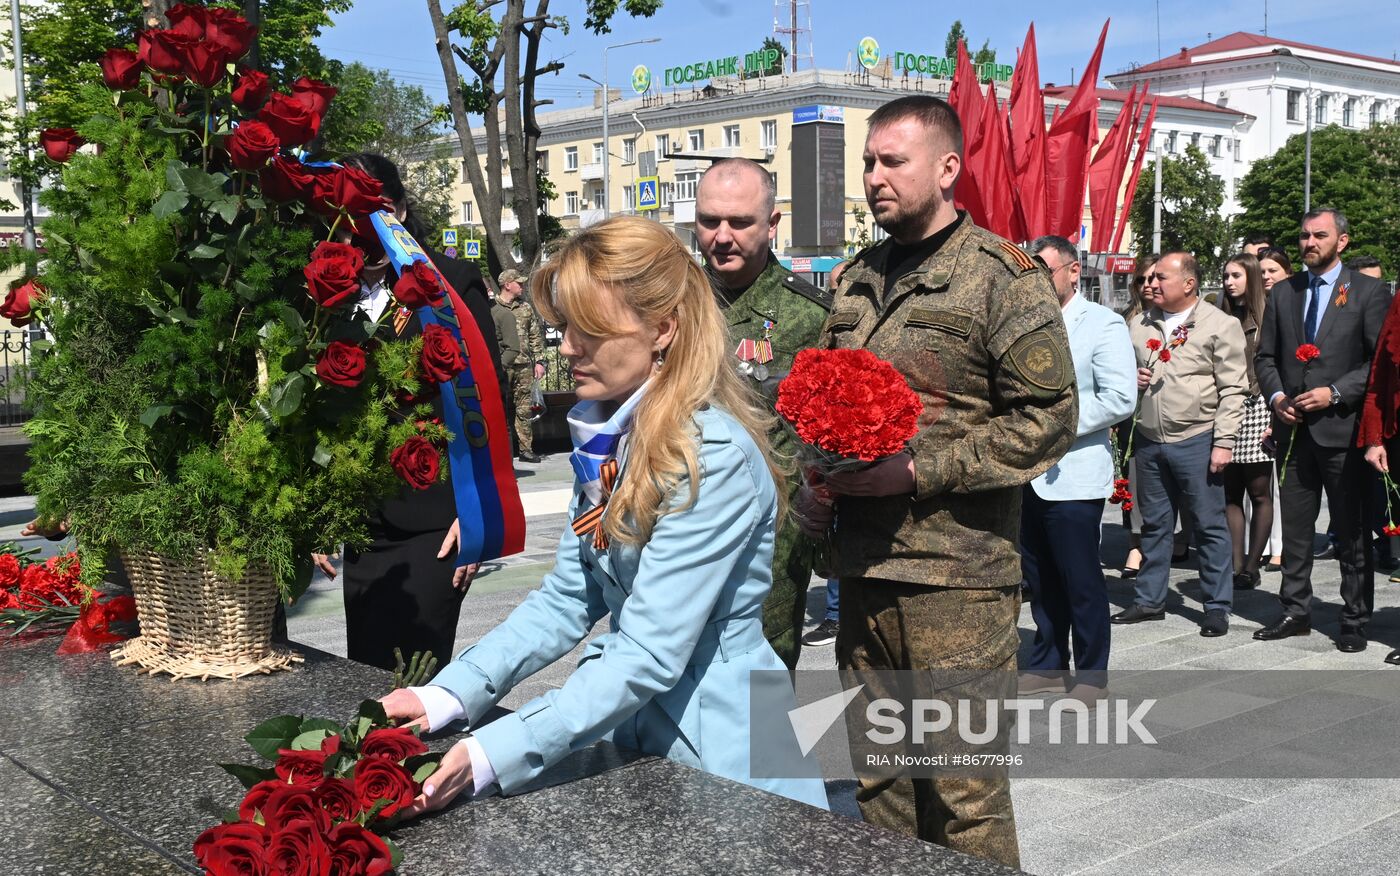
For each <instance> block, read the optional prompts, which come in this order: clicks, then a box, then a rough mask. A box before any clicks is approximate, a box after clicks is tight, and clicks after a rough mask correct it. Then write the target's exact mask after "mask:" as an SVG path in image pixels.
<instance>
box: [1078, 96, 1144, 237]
mask: <svg viewBox="0 0 1400 876" xmlns="http://www.w3.org/2000/svg"><path fill="white" fill-rule="evenodd" d="M1138 108H1139V105H1138V99H1137V85H1136V84H1134V85H1133V88H1132V90H1131V91H1129V92H1128V97H1127V99H1126V100H1124V101H1123V107H1122V109H1120V110H1119V111H1118V118H1116V119H1114V120H1113V126H1112V127H1110V128H1109V129H1108V135H1107V136H1106V137H1104V139H1103V142H1102V143H1100V144H1099V150H1098V152H1096V153H1094V160H1093V161H1091V162H1090V163H1089V215H1090V216H1092V217H1093V220H1094V234H1093V238H1092V240H1093V244H1092V248H1094V249H1096V250H1097V251H1103V252H1106V251H1107V247H1108V245H1109V243H1110V242H1111V241H1112V240H1113V225H1114V218H1115V217H1116V216H1117V215H1118V191H1119V190H1120V189H1121V188H1122V187H1123V172H1124V171H1125V170H1127V165H1128V152H1129V149H1131V147H1132V143H1133V135H1134V134H1135V133H1137V131H1136V128H1137V115H1138Z"/></svg>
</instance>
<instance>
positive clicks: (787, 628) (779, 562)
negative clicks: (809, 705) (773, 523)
mask: <svg viewBox="0 0 1400 876" xmlns="http://www.w3.org/2000/svg"><path fill="white" fill-rule="evenodd" d="M812 554H813V545H812V542H811V540H810V539H808V538H807V537H806V536H804V535H802V533H801V532H800V531H799V530H798V528H797V524H796V523H795V522H794V521H793V519H792V515H791V514H789V515H787V518H786V520H784V521H783V524H782V525H781V526H779V527H778V531H777V532H776V533H775V534H774V536H773V589H772V591H770V592H769V594H768V598H767V599H765V600H764V601H763V636H764V638H766V639H767V640H768V644H770V645H772V646H773V650H774V651H777V652H778V657H779V658H780V659H781V660H782V661H783V663H785V664H787V668H788V669H796V668H797V658H798V656H799V655H800V654H801V653H802V640H801V636H802V622H803V621H804V620H805V619H806V617H807V587H808V585H809V584H810V583H811V581H812Z"/></svg>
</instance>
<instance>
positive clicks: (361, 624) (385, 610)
mask: <svg viewBox="0 0 1400 876" xmlns="http://www.w3.org/2000/svg"><path fill="white" fill-rule="evenodd" d="M446 534H447V533H446V532H445V531H444V532H438V531H433V532H424V533H398V532H382V531H381V532H377V533H375V539H374V541H373V542H372V543H371V544H370V546H369V547H368V548H366V549H365V550H363V551H346V552H345V586H344V593H345V632H346V640H347V642H346V644H347V653H348V654H349V657H350V659H351V660H355V661H357V662H359V663H368V664H369V665H371V666H378V667H380V668H383V669H393V668H394V648H398V649H400V651H401V652H402V653H403V659H404V660H405V661H407V660H409V659H410V658H411V657H412V656H413V652H415V651H431V652H433V656H434V657H436V658H437V661H438V666H440V667H441V666H445V665H447V661H449V660H451V659H452V647H453V640H454V639H455V638H456V635H457V618H458V617H459V615H460V614H461V609H462V593H461V592H460V591H458V590H456V589H454V588H453V587H452V573H453V571H454V570H455V569H456V566H455V560H456V557H455V556H449V557H447V558H446V559H442V560H439V559H438V558H437V553H438V550H439V549H440V548H441V547H442V540H443V538H444V537H445V536H446Z"/></svg>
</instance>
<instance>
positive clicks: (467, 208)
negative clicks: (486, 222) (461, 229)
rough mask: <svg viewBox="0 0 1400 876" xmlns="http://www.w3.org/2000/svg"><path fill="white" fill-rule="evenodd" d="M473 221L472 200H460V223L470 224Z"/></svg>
mask: <svg viewBox="0 0 1400 876" xmlns="http://www.w3.org/2000/svg"><path fill="white" fill-rule="evenodd" d="M474 221H475V220H474V219H472V202H471V201H463V202H462V224H463V225H470V224H472V222H474Z"/></svg>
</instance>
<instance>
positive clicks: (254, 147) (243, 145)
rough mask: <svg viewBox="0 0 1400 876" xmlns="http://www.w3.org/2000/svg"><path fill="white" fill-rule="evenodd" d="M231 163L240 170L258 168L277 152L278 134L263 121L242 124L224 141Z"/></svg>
mask: <svg viewBox="0 0 1400 876" xmlns="http://www.w3.org/2000/svg"><path fill="white" fill-rule="evenodd" d="M224 145H225V147H226V148H227V149H228V158H229V163H230V164H232V165H233V166H234V167H236V168H238V169H239V170H257V169H258V168H260V167H262V166H263V165H265V164H267V162H268V160H269V159H270V158H272V156H274V155H276V154H277V149H278V147H279V145H280V144H279V143H278V142H277V135H276V134H274V133H272V129H271V128H269V127H268V126H267V125H265V124H263V123H262V122H259V121H256V120H253V121H247V122H243V123H242V124H240V125H239V126H238V127H237V128H235V129H234V131H233V133H232V134H230V135H229V137H228V140H227V141H225V143H224Z"/></svg>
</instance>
